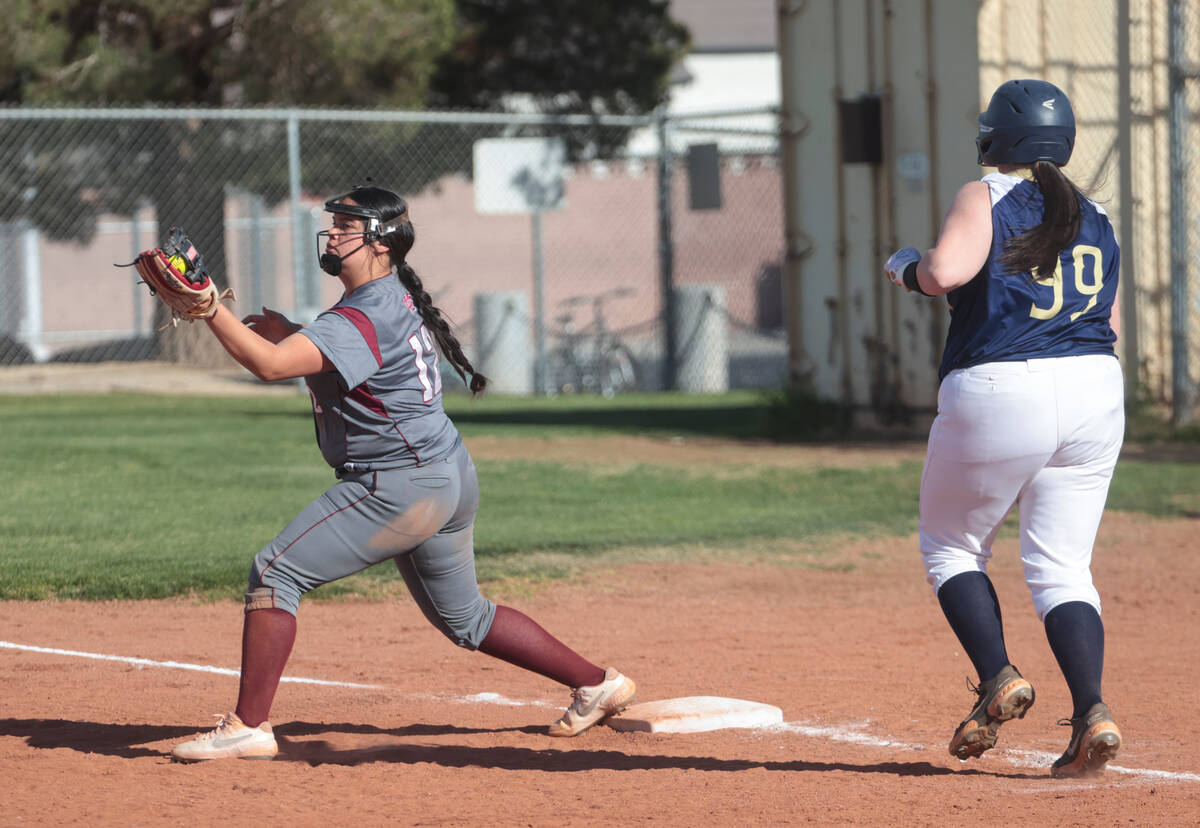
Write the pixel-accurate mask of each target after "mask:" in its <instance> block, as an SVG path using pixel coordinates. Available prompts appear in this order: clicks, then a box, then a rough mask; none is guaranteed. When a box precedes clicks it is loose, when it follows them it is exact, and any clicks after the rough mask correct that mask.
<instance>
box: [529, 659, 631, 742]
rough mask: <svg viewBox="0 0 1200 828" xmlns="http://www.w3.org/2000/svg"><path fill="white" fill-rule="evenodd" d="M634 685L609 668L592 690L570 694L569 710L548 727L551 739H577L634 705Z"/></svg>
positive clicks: (582, 690) (578, 689) (573, 691)
mask: <svg viewBox="0 0 1200 828" xmlns="http://www.w3.org/2000/svg"><path fill="white" fill-rule="evenodd" d="M636 693H637V685H636V684H634V683H633V681H632V680H631V679H628V678H626V677H625V676H623V675H621V674H620V673H618V672H617V671H616V670H614V669H613V668H612V667H609V668H608V669H607V670H605V671H604V681H602V682H600V683H599V684H594V685H592V686H591V687H576V688H574V689H572V690H571V706H570V707H568V708H567V710H566V712H565V713H563V715H562V718H561V719H559V720H558V721H557V722H555V723H554V724H552V725H550V727H549V729H548V730H547V733H549V734H550V735H551V736H578V735H579V734H580V733H583V731H585V730H587V729H588V728H589V727H591V726H592V725H594V724H599V723H600V722H602V721H604V720H605V719H607V718H608V717H609V716H613V715H616V714H617V713H620V712H621V711H622V710H624V709H625V708H626V707H628V706H629V705H631V704H633V699H634V695H635V694H636Z"/></svg>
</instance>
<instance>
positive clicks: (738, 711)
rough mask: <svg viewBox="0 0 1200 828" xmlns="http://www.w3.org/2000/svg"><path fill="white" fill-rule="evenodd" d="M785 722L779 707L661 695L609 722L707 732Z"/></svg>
mask: <svg viewBox="0 0 1200 828" xmlns="http://www.w3.org/2000/svg"><path fill="white" fill-rule="evenodd" d="M782 723H783V711H782V710H780V709H779V708H778V707H774V706H772V705H769V704H762V703H761V702H752V701H745V700H743V699H726V698H722V697H720V696H686V697H684V698H680V699H660V700H659V701H652V702H644V703H642V704H635V705H633V706H632V707H629V708H626V710H625V712H624V713H621V714H619V715H617V716H613V717H612V718H610V719H608V720H607V721H606V722H605V724H606V725H608V726H609V727H611V728H613V729H614V730H625V731H629V730H641V731H646V732H649V733H703V732H704V731H706V730H721V729H722V728H726V727H770V726H771V725H777V724H782Z"/></svg>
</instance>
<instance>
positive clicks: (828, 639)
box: [0, 515, 1200, 826]
mask: <svg viewBox="0 0 1200 828" xmlns="http://www.w3.org/2000/svg"><path fill="white" fill-rule="evenodd" d="M1198 530H1200V521H1194V520H1177V521H1151V520H1148V519H1144V518H1140V517H1133V516H1127V515H1109V516H1108V517H1107V518H1106V521H1105V524H1104V526H1103V527H1102V529H1101V540H1100V543H1099V546H1098V549H1097V563H1096V575H1097V581H1098V584H1099V587H1100V590H1101V593H1102V595H1103V596H1104V598H1105V607H1104V609H1105V614H1104V617H1105V621H1106V625H1107V629H1108V659H1107V661H1108V666H1107V671H1106V682H1105V696H1106V699H1107V700H1108V701H1109V703H1110V705H1111V706H1112V708H1113V710H1114V713H1115V714H1116V716H1117V718H1118V721H1119V723H1120V725H1121V728H1122V730H1123V732H1124V735H1125V739H1126V746H1125V748H1124V750H1123V751H1122V752H1121V755H1120V756H1119V757H1118V759H1117V761H1116V762H1115V763H1114V765H1115V767H1113V768H1111V769H1110V770H1109V771H1108V772H1107V773H1106V775H1105V776H1104V777H1103V778H1101V779H1098V780H1086V781H1069V782H1067V781H1056V780H1053V779H1051V778H1049V776H1048V774H1047V767H1048V765H1049V764H1050V762H1052V761H1053V759H1054V758H1055V757H1056V756H1057V755H1058V753H1059V752H1060V751H1061V750H1062V748H1063V747H1064V745H1065V744H1066V740H1067V735H1068V730H1067V728H1064V727H1056V726H1055V722H1056V721H1057V720H1058V719H1059V718H1060V717H1061V716H1064V715H1066V714H1068V713H1069V703H1068V697H1067V693H1066V689H1065V687H1064V686H1063V682H1062V680H1061V678H1060V677H1059V674H1058V671H1057V669H1056V667H1055V665H1054V661H1053V657H1052V655H1051V653H1050V650H1049V647H1048V646H1047V645H1046V642H1045V637H1044V634H1043V632H1042V630H1041V627H1040V625H1039V624H1038V622H1037V619H1036V618H1035V617H1034V615H1033V612H1032V610H1031V608H1030V603H1029V598H1028V594H1027V592H1026V590H1025V587H1024V585H1023V583H1022V581H1021V573H1020V568H1019V563H1018V562H1017V560H1016V552H1015V548H1014V544H1013V542H1011V541H1010V542H1006V543H1002V544H1001V550H1000V551H999V553H998V555H997V561H996V566H995V568H994V573H993V574H994V576H995V581H996V586H997V590H998V592H999V594H1000V596H1001V599H1002V601H1003V602H1004V604H1005V607H1006V610H1007V613H1006V618H1005V620H1006V623H1007V628H1008V641H1009V646H1010V652H1011V654H1012V657H1013V659H1014V661H1015V662H1016V664H1017V665H1018V666H1019V667H1020V668H1021V670H1022V672H1023V673H1024V674H1025V675H1026V676H1028V677H1029V678H1030V679H1031V680H1032V681H1033V682H1034V685H1035V687H1036V689H1037V693H1038V696H1037V702H1036V704H1035V705H1034V707H1033V709H1032V710H1031V712H1030V714H1029V716H1028V717H1027V718H1026V719H1024V720H1021V721H1016V722H1012V723H1010V724H1008V725H1006V726H1005V728H1004V729H1003V730H1002V732H1001V740H1000V745H999V746H998V747H997V749H996V750H994V751H992V752H990V753H989V754H986V755H985V756H984V757H983V758H982V759H979V760H971V761H970V762H968V763H965V764H964V763H960V762H959V761H958V760H955V759H952V758H951V757H950V756H949V755H948V754H947V752H946V742H947V741H948V739H949V736H950V733H951V731H952V730H953V728H954V726H955V725H956V724H957V723H958V721H959V719H961V718H962V717H963V715H965V713H966V712H967V710H968V709H969V708H970V706H971V703H972V701H973V696H972V695H971V694H970V692H969V691H968V690H967V688H966V685H965V680H964V677H965V676H967V675H968V674H969V672H970V668H969V664H968V662H967V660H966V659H965V657H964V656H963V655H962V654H961V651H959V649H958V646H957V643H956V642H955V640H954V638H953V636H952V634H951V633H950V631H949V629H948V628H947V627H946V624H945V623H944V621H943V620H942V618H941V615H940V613H939V611H938V609H937V605H936V601H935V600H934V598H933V597H932V595H931V594H930V593H929V591H928V590H927V588H926V586H925V584H924V583H923V580H922V576H921V571H920V564H919V561H918V559H917V556H916V554H915V551H914V549H915V539H912V538H910V539H908V540H907V541H904V542H899V543H897V542H895V541H870V542H865V541H855V542H853V543H848V544H846V546H845V549H844V554H845V556H846V559H847V560H853V561H856V562H857V565H856V567H855V568H854V569H853V570H852V571H832V570H828V569H820V570H818V569H812V568H806V567H804V566H802V565H800V564H799V563H798V562H794V561H789V560H787V559H784V560H782V561H781V562H780V563H779V564H778V565H770V564H758V565H748V564H734V563H711V564H704V565H693V564H635V565H631V566H624V567H621V568H615V569H608V570H604V569H596V570H591V571H590V574H588V575H586V576H584V577H583V578H581V579H578V580H574V581H571V582H570V583H563V584H555V585H551V586H546V587H543V588H540V589H538V590H536V591H534V592H533V593H532V594H531V595H530V594H526V595H525V596H524V597H521V598H514V599H513V600H511V601H510V603H512V604H513V605H514V606H517V607H519V608H521V609H523V610H525V611H527V612H529V613H530V614H531V615H533V616H534V617H535V618H537V619H538V620H539V621H540V622H541V623H543V624H544V625H545V626H546V627H547V628H549V629H551V630H553V631H556V632H557V633H558V634H559V635H561V636H562V637H563V638H564V639H565V640H567V641H568V642H569V643H571V644H573V645H574V646H576V647H578V648H579V649H580V650H581V651H582V652H584V653H585V654H588V655H589V656H591V657H592V658H593V659H596V660H598V661H601V662H603V663H606V664H607V663H611V664H614V665H616V666H618V667H620V668H621V669H622V670H624V671H626V672H627V673H629V674H630V675H631V676H633V677H634V678H636V679H637V681H638V682H639V685H640V692H639V698H640V699H641V700H643V701H649V700H652V699H660V698H673V697H678V696H687V695H719V696H732V697H735V698H743V699H750V700H754V701H761V702H767V703H770V704H774V705H777V706H779V707H780V708H782V710H783V711H784V719H785V721H786V724H785V725H784V726H783V727H780V728H774V729H766V730H723V731H716V732H711V733H702V734H683V735H669V734H647V733H618V732H616V731H614V730H612V729H609V728H606V727H598V728H594V729H593V730H592V731H590V732H588V733H586V734H584V735H583V736H581V737H579V738H577V739H573V740H554V739H550V738H548V737H546V736H545V735H544V727H545V725H546V724H547V723H548V722H550V721H551V720H553V719H554V718H555V717H556V716H557V715H558V712H559V709H560V708H561V707H562V706H563V705H564V704H565V703H566V701H567V695H566V693H565V692H564V691H562V690H561V689H559V688H556V687H555V686H554V685H552V684H550V683H549V682H547V681H546V680H545V679H542V678H540V677H538V676H535V675H531V674H526V673H524V672H522V671H520V670H517V669H516V668H513V667H510V666H509V665H506V664H503V663H500V662H494V661H491V660H489V659H487V658H486V657H484V656H481V655H478V654H472V653H468V652H466V651H462V650H458V649H456V648H454V647H453V646H452V645H450V644H449V643H448V642H446V641H445V640H444V639H442V638H441V637H440V636H439V635H438V634H437V633H436V632H434V631H433V630H432V629H431V628H430V627H429V626H428V625H427V624H426V622H425V621H424V619H423V618H422V617H421V615H420V613H419V611H418V610H417V609H416V607H415V605H413V604H412V602H411V601H408V600H396V601H389V602H384V603H366V602H321V601H311V602H308V603H306V604H305V606H304V607H303V608H302V609H301V616H300V618H301V624H300V636H299V640H298V642H297V646H296V651H295V655H294V656H293V659H292V661H291V663H290V664H289V668H288V673H287V675H288V676H290V677H295V678H308V679H321V680H325V681H331V682H340V683H341V684H337V685H316V684H311V683H286V684H284V685H283V686H282V687H281V690H280V693H279V696H278V697H277V700H276V705H275V710H274V715H273V721H274V725H275V728H276V732H277V733H278V734H279V736H280V742H281V749H282V752H281V755H280V756H279V757H278V759H277V760H276V761H274V762H265V763H264V762H242V761H225V762H214V763H209V764H204V765H178V764H172V763H171V762H170V761H168V759H167V758H166V752H167V751H168V750H169V748H170V746H171V745H172V744H173V743H174V742H176V741H178V740H180V739H181V738H183V737H185V736H187V735H189V734H191V733H193V732H194V731H195V730H197V729H198V728H200V727H202V726H205V725H207V724H208V723H209V721H210V720H209V718H208V714H210V713H220V712H222V711H224V710H227V709H228V708H230V707H231V706H232V704H233V701H234V696H235V693H236V678H234V677H233V676H230V675H220V674H214V673H210V672H200V671H197V670H193V669H184V668H183V667H181V666H179V665H198V666H209V667H218V668H236V667H237V659H238V652H239V650H238V647H239V643H238V642H239V630H240V612H241V609H240V606H239V605H238V604H237V603H235V602H234V601H232V600H231V601H229V602H222V603H217V604H201V603H196V602H191V601H187V600H177V601H156V602H133V603H100V604H85V603H75V602H67V603H32V604H31V603H21V602H7V603H0V641H3V642H4V645H3V646H0V698H2V699H3V706H2V712H0V774H2V775H3V778H4V784H3V789H4V795H3V821H4V823H5V824H7V825H20V824H50V823H53V824H60V823H69V822H80V823H86V824H118V823H119V824H125V825H129V824H164V823H179V822H183V821H188V822H193V823H196V824H209V823H216V822H231V823H233V824H256V823H265V822H270V823H272V824H292V825H318V824H329V823H334V822H341V823H345V824H354V825H358V824H365V825H379V824H385V823H388V824H402V825H473V824H480V825H482V824H489V825H549V824H554V825H587V824H618V823H653V824H656V825H681V826H682V825H721V824H737V825H745V824H756V825H767V824H771V825H775V824H798V823H810V824H821V825H851V824H853V825H934V824H938V825H941V824H964V825H966V824H970V825H1014V824H1021V825H1050V824H1062V825H1118V824H1119V825H1128V824H1141V825H1148V824H1153V825H1163V824H1174V825H1185V824H1186V825H1194V824H1195V823H1196V819H1197V814H1200V772H1198V768H1197V762H1196V752H1195V748H1194V746H1193V740H1194V730H1195V722H1196V717H1195V705H1194V701H1193V699H1194V688H1195V687H1197V686H1200V668H1198V667H1197V663H1196V658H1195V654H1196V653H1197V652H1200V561H1198V560H1197V556H1196V555H1195V554H1194V551H1192V550H1194V549H1195V538H1196V536H1197V532H1198ZM14 644H15V645H21V646H24V647H29V646H36V647H41V648H46V649H47V650H56V651H61V652H48V651H34V650H29V649H19V648H15V647H13V646H12V645H14ZM65 651H70V652H71V653H74V654H68V653H67V652H65ZM82 653H88V654H101V655H108V656H116V657H119V658H122V659H126V660H98V659H95V658H86V657H83V656H82V655H79V654H82ZM128 659H145V660H147V661H146V662H142V663H133V662H131V661H129V660H128ZM167 662H172V663H174V664H175V665H176V666H159V665H162V664H164V663H167ZM349 684H358V685H377V686H376V687H373V688H370V687H355V686H348V685H349Z"/></svg>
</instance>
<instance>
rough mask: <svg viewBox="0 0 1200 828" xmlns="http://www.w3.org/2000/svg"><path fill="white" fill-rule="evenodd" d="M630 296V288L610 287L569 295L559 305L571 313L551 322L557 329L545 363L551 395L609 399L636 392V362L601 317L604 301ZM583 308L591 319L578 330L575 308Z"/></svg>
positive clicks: (631, 291) (631, 289) (631, 290)
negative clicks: (592, 396)
mask: <svg viewBox="0 0 1200 828" xmlns="http://www.w3.org/2000/svg"><path fill="white" fill-rule="evenodd" d="M633 294H634V289H633V288H628V287H621V288H612V289H610V290H606V291H602V292H600V293H595V294H586V295H579V296H571V297H568V298H567V299H564V300H563V301H562V302H561V303H560V304H561V305H562V306H563V307H565V308H570V309H571V310H569V311H567V312H566V313H564V314H561V315H560V316H557V317H555V319H554V321H555V322H557V323H558V325H559V326H560V329H561V330H560V331H559V332H558V333H557V340H558V344H557V346H556V347H555V348H554V350H553V351H551V353H550V355H549V360H548V361H549V368H548V374H547V375H548V377H549V385H550V390H551V393H556V394H572V393H574V394H588V393H590V394H599V395H600V396H602V397H612V396H614V395H616V394H620V393H625V392H628V391H634V390H636V389H637V384H638V377H637V374H638V372H637V363H636V362H635V360H634V358H633V354H632V353H630V351H629V348H627V347H626V346H625V345H624V344H623V343H621V342H620V341H619V340H618V339H617V337H616V335H615V334H614V333H613V332H612V331H611V330H609V328H608V325H607V323H606V321H605V317H604V303H605V302H607V301H608V300H610V299H617V298H621V297H626V296H632V295H633ZM584 305H590V306H591V309H592V319H591V321H590V323H589V324H588V325H587V327H586V328H582V329H581V328H579V327H578V326H577V325H576V323H575V314H576V310H575V309H577V308H579V307H582V306H584Z"/></svg>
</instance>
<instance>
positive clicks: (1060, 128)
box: [975, 80, 1075, 167]
mask: <svg viewBox="0 0 1200 828" xmlns="http://www.w3.org/2000/svg"><path fill="white" fill-rule="evenodd" d="M975 146H976V147H978V148H979V163H980V164H981V165H985V166H988V167H995V166H997V165H999V164H1032V163H1034V162H1035V161H1052V162H1054V163H1055V164H1057V165H1058V166H1060V167H1061V166H1063V165H1064V164H1066V163H1067V160H1068V159H1069V158H1070V157H1071V150H1072V149H1074V147H1075V113H1074V112H1072V111H1071V102H1070V101H1069V100H1067V96H1066V94H1065V93H1064V92H1063V91H1062V90H1061V89H1059V88H1058V87H1057V86H1055V85H1054V84H1052V83H1047V82H1046V81H1043V80H1010V81H1008V82H1006V83H1004V84H1002V85H1001V86H1000V88H999V89H997V90H996V91H995V93H994V94H993V95H992V100H991V102H990V103H988V108H987V111H986V112H984V113H983V114H982V115H980V116H979V137H978V138H976V139H975Z"/></svg>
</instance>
